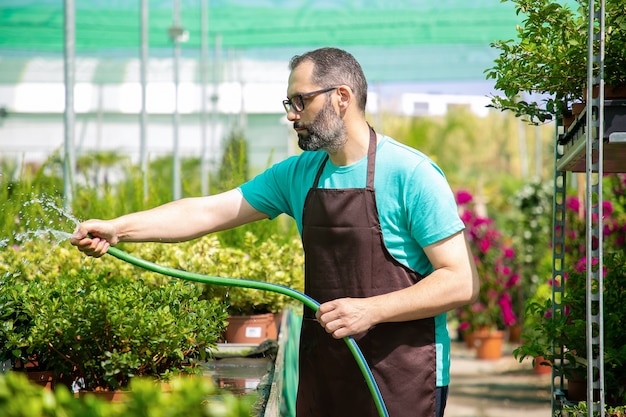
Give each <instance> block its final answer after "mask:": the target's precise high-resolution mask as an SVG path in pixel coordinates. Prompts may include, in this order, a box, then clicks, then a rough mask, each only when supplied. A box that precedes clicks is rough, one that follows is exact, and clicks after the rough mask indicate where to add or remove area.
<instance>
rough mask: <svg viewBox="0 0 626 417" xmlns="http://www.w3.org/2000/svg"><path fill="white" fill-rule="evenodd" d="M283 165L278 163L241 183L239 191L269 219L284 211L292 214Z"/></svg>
mask: <svg viewBox="0 0 626 417" xmlns="http://www.w3.org/2000/svg"><path fill="white" fill-rule="evenodd" d="M282 165H284V163H283V164H281V163H279V164H276V165H274V166H272V167H271V168H269V169H267V170H265V171H264V172H262V173H260V174H259V175H257V176H256V177H254V178H252V179H251V180H250V181H248V182H246V183H244V184H242V185H241V186H240V187H239V191H240V192H241V194H242V195H243V198H245V199H246V201H247V202H248V203H250V205H251V206H252V207H254V208H255V209H257V210H259V211H260V212H262V213H265V214H267V215H268V216H269V217H270V219H273V218H275V217H278V216H279V215H280V214H283V213H286V214H289V215H292V213H291V209H290V207H289V201H288V198H287V195H286V193H285V191H286V190H289V187H290V184H289V181H288V175H287V174H286V173H285V171H286V169H285V167H284V166H282Z"/></svg>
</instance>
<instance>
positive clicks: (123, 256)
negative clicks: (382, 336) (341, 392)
mask: <svg viewBox="0 0 626 417" xmlns="http://www.w3.org/2000/svg"><path fill="white" fill-rule="evenodd" d="M107 253H108V254H109V255H112V256H114V257H116V258H118V259H120V260H122V261H125V262H128V263H130V264H132V265H135V266H138V267H141V268H144V269H147V270H149V271H152V272H156V273H159V274H162V275H167V276H170V277H174V278H180V279H184V280H187V281H193V282H199V283H202V284H212V285H222V286H228V287H243V288H252V289H256V290H263V291H271V292H276V293H279V294H282V295H286V296H288V297H291V298H293V299H295V300H297V301H299V302H301V303H302V304H304V305H305V306H307V307H308V308H310V309H311V310H313V311H317V310H318V309H319V306H320V303H318V302H317V301H315V300H314V299H313V298H311V297H309V296H308V295H306V294H303V293H301V292H299V291H296V290H294V289H292V288H289V287H285V286H283V285H279V284H272V283H268V282H262V281H254V280H249V279H241V278H226V277H218V276H210V275H203V274H198V273H194V272H188V271H182V270H180V269H175V268H169V267H166V266H162V265H158V264H155V263H153V262H149V261H146V260H144V259H141V258H138V257H136V256H133V255H131V254H129V253H127V252H124V251H122V250H120V249H117V248H115V247H112V246H111V247H109V250H108V251H107ZM343 340H344V342H345V343H346V345H347V346H348V349H349V350H350V352H351V353H352V356H354V359H355V360H356V362H357V365H358V366H359V369H360V370H361V373H362V374H363V377H364V378H365V382H366V383H367V387H368V388H369V390H370V393H371V394H372V399H373V400H374V403H375V405H376V409H377V410H378V415H379V416H380V417H388V416H389V414H388V412H387V408H386V407H385V403H384V401H383V397H382V395H381V393H380V390H379V389H378V385H377V384H376V381H375V379H374V375H373V374H372V371H371V370H370V368H369V366H368V365H367V361H366V360H365V357H364V356H363V353H362V352H361V349H360V348H359V346H358V345H357V344H356V342H355V340H354V339H353V338H352V337H351V336H347V337H344V338H343Z"/></svg>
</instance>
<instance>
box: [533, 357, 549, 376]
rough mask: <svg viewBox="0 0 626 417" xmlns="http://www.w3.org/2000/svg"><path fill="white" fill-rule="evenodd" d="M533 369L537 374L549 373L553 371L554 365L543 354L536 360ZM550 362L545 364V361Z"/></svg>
mask: <svg viewBox="0 0 626 417" xmlns="http://www.w3.org/2000/svg"><path fill="white" fill-rule="evenodd" d="M534 362H535V363H534V366H533V370H534V372H535V374H537V375H547V374H551V373H552V365H551V362H550V361H547V360H546V359H545V358H544V357H543V356H537V357H536V358H535V361H534ZM546 362H547V363H550V364H549V365H545V363H546Z"/></svg>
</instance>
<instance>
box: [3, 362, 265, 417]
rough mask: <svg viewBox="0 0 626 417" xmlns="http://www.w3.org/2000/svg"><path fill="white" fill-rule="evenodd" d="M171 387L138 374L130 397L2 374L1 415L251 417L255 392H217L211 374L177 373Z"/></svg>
mask: <svg viewBox="0 0 626 417" xmlns="http://www.w3.org/2000/svg"><path fill="white" fill-rule="evenodd" d="M170 386H171V390H169V391H167V392H165V391H164V390H163V389H162V388H161V386H159V385H158V384H155V383H154V381H151V380H149V379H142V378H138V379H134V380H133V381H132V382H131V387H130V388H131V389H130V391H129V394H128V396H127V399H126V401H124V402H121V403H111V402H105V401H102V400H100V399H98V398H97V397H93V396H87V397H84V398H76V397H74V394H72V393H71V392H69V391H68V390H67V389H66V388H65V387H63V386H57V388H56V389H55V390H54V391H49V390H44V389H41V388H40V387H37V386H36V385H33V384H31V383H30V382H28V380H27V379H26V378H25V377H24V376H22V375H20V374H19V373H8V374H6V375H0V415H2V416H3V417H42V416H50V417H52V416H64V417H99V416H107V417H144V416H152V417H247V416H249V415H250V408H251V406H252V403H253V401H254V396H252V395H246V396H234V395H233V394H229V393H227V392H219V393H218V392H217V390H216V388H215V386H214V385H213V384H212V383H211V382H210V381H209V380H208V379H206V378H200V377H195V378H177V379H174V380H172V381H171V384H170Z"/></svg>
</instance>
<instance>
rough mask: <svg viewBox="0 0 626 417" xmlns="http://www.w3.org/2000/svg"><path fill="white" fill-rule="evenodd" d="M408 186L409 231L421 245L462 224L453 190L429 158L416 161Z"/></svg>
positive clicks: (447, 235)
mask: <svg viewBox="0 0 626 417" xmlns="http://www.w3.org/2000/svg"><path fill="white" fill-rule="evenodd" d="M409 181H410V184H409V187H407V196H406V198H407V200H406V201H407V205H408V206H409V207H410V210H409V213H410V214H409V225H410V228H411V235H412V236H413V238H414V239H415V240H416V241H417V242H418V243H419V245H420V246H421V247H426V246H428V245H432V244H433V243H436V242H438V241H440V240H442V239H445V238H448V237H450V236H452V235H454V234H456V233H458V232H459V231H461V230H463V229H464V228H465V225H464V224H463V221H462V220H461V219H460V217H459V213H458V208H457V205H456V201H455V198H454V193H453V192H452V190H451V189H450V186H449V184H448V182H447V180H446V178H445V176H444V174H443V172H442V171H441V170H440V169H439V168H438V167H437V166H436V165H435V164H434V163H433V162H431V161H429V160H424V161H422V162H421V163H419V164H417V165H416V167H415V171H414V173H413V175H412V176H411V178H410V180H409Z"/></svg>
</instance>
